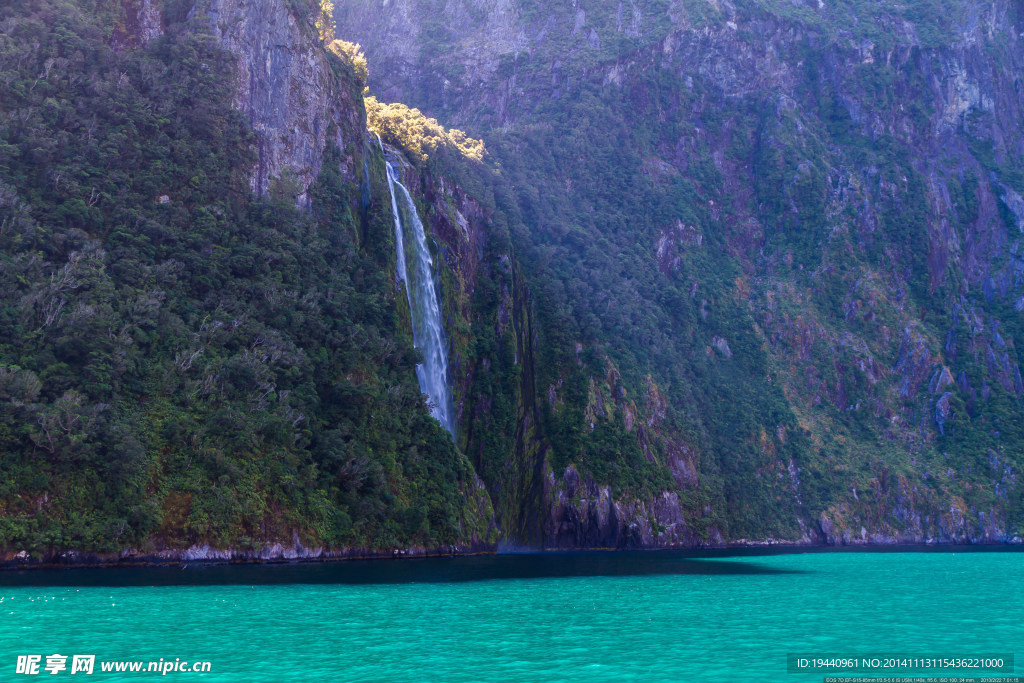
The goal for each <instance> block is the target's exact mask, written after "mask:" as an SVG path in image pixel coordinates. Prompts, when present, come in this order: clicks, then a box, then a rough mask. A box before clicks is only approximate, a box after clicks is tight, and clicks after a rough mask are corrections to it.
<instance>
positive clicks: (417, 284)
mask: <svg viewBox="0 0 1024 683" xmlns="http://www.w3.org/2000/svg"><path fill="white" fill-rule="evenodd" d="M377 142H378V144H381V143H380V136H379V135H378V136H377ZM383 150H384V146H383V144H381V151H383ZM384 163H385V165H386V168H387V176H388V190H389V191H390V192H391V212H392V214H393V215H394V217H395V249H396V252H397V256H398V278H399V280H401V281H402V283H403V284H404V285H405V294H406V297H407V298H408V300H409V311H410V312H411V314H412V339H413V344H414V345H415V346H416V348H417V349H419V350H420V352H421V353H422V354H423V362H422V363H420V364H419V365H417V366H416V378H417V379H418V380H419V384H420V391H422V392H423V393H424V394H426V395H427V396H428V397H429V399H430V412H431V414H432V415H433V416H434V417H435V418H437V421H438V422H440V423H441V426H443V427H444V428H445V429H447V430H448V432H449V433H450V434H451V435H452V437H454V436H455V421H454V419H453V416H452V414H453V410H452V397H451V390H450V389H449V387H448V344H447V341H446V340H445V336H444V327H443V326H442V324H441V305H440V297H439V294H438V291H437V287H436V285H435V283H434V270H433V265H434V262H433V259H431V258H430V249H429V248H428V247H427V235H426V232H425V231H424V229H423V222H422V221H421V220H420V217H419V214H418V213H417V211H416V204H415V203H414V202H413V200H412V196H411V195H410V194H409V191H408V190H407V189H405V186H404V185H402V183H401V182H399V180H398V177H397V174H396V173H395V169H394V168H393V167H392V166H391V163H390V162H388V161H387V159H385V160H384ZM396 188H397V191H396ZM399 199H401V203H402V206H404V208H405V212H406V220H405V221H403V220H402V214H401V212H400V211H399ZM406 224H407V225H406ZM406 230H409V232H411V233H412V234H411V235H410V237H411V238H412V239H411V240H410V244H409V256H410V258H409V259H408V260H407V259H406V247H405V241H406V240H405V237H406V235H405V232H406ZM410 261H411V263H412V272H409V268H408V266H407V264H408V262H410Z"/></svg>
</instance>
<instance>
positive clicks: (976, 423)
mask: <svg viewBox="0 0 1024 683" xmlns="http://www.w3.org/2000/svg"><path fill="white" fill-rule="evenodd" d="M387 5H388V6H387V9H386V11H385V8H384V6H383V4H382V3H362V2H360V3H356V2H339V3H337V11H336V17H337V20H338V22H337V23H338V34H339V35H340V36H343V37H346V38H348V39H351V40H357V41H359V42H360V43H362V44H363V46H364V48H365V49H366V51H367V55H368V57H369V59H370V62H371V64H372V65H373V69H372V70H371V83H370V85H371V89H373V90H374V91H376V92H378V93H380V94H381V95H382V96H383V97H384V98H385V99H396V100H402V101H405V102H407V103H409V104H411V105H416V106H420V107H421V108H423V109H424V110H425V111H427V112H428V113H429V114H431V115H436V116H438V117H439V118H442V119H443V120H445V121H446V122H450V123H452V124H455V125H459V126H461V127H465V128H467V129H468V131H469V132H470V133H472V134H477V135H481V136H483V137H484V138H485V139H486V141H487V143H488V146H489V149H490V150H491V153H492V155H493V157H494V158H495V159H496V160H498V161H499V162H500V163H501V164H502V165H503V167H504V173H505V176H506V177H507V178H509V179H510V181H511V182H512V183H513V184H515V185H516V190H515V191H514V194H515V197H514V200H513V203H514V204H515V210H516V211H518V216H519V218H520V219H521V221H522V224H523V226H524V228H523V230H522V231H520V232H516V231H515V230H513V236H514V240H513V241H514V244H515V247H516V251H517V254H518V258H519V259H520V261H522V262H524V263H526V264H528V265H527V266H526V267H525V269H524V270H525V271H526V272H527V273H528V277H527V279H528V280H529V283H530V288H531V291H533V292H534V296H535V297H536V300H537V306H538V307H539V309H538V311H536V313H537V318H536V319H535V320H534V323H533V329H534V331H535V334H536V335H537V337H536V338H537V339H538V346H537V353H536V354H535V356H534V359H535V363H536V366H535V371H534V372H533V373H529V374H531V375H533V379H534V383H535V387H534V392H535V393H534V395H535V397H536V399H535V406H536V411H535V415H536V416H537V419H538V424H537V425H534V426H533V428H534V429H535V434H536V435H537V442H538V443H543V444H545V445H544V446H542V447H540V448H535V449H534V450H533V452H532V455H531V456H530V459H531V460H532V464H533V468H530V467H528V468H527V469H529V470H530V471H531V472H543V476H541V477H540V481H542V482H543V487H542V492H541V493H540V494H539V495H540V496H541V499H542V500H541V502H540V504H539V507H538V505H537V503H536V502H535V501H536V500H537V499H536V498H535V499H533V501H534V502H530V503H522V502H521V504H522V506H523V508H524V509H529V510H532V511H533V512H531V513H530V514H525V513H524V515H523V518H524V519H525V518H530V519H532V520H533V521H532V523H531V525H530V529H531V530H532V531H530V532H526V531H525V529H524V530H523V531H522V532H521V533H520V538H529V539H538V538H539V539H540V542H542V543H544V544H549V545H558V546H572V545H579V544H584V545H593V544H597V545H631V544H645V545H646V544H673V543H690V542H693V541H694V539H699V540H703V541H709V540H716V539H725V540H731V539H741V538H742V539H747V540H758V539H766V538H775V539H789V540H804V541H827V542H885V541H889V540H927V539H939V540H999V539H1004V538H1008V537H1012V536H1014V534H1015V533H1019V532H1017V531H1015V529H1016V528H1017V525H1019V524H1020V516H1021V512H1022V505H1021V490H1020V487H1019V486H1018V484H1017V475H1018V473H1019V471H1020V469H1021V467H1022V462H1021V460H1020V457H1019V454H1020V453H1021V452H1022V447H1024V441H1022V439H1024V434H1022V433H1021V432H1020V431H1019V430H1018V429H1017V428H1016V427H1015V426H1014V425H1015V424H1017V423H1018V422H1019V421H1020V419H1021V417H1022V416H1024V415H1022V404H1021V400H1022V394H1024V386H1022V383H1021V380H1020V369H1019V365H1020V362H1021V358H1020V356H1019V354H1018V351H1017V349H1018V345H1019V344H1020V337H1021V335H1022V334H1024V326H1022V325H1021V321H1020V320H1021V319H1020V311H1021V308H1022V306H1024V304H1022V303H1021V302H1022V301H1024V281H1022V274H1024V263H1021V261H1020V259H1021V252H1022V249H1024V242H1022V232H1021V230H1022V226H1024V221H1022V207H1024V204H1022V201H1021V199H1020V197H1021V196H1022V193H1024V172H1022V168H1021V164H1020V159H1021V157H1022V152H1024V134H1022V131H1024V91H1022V89H1021V87H1020V74H1021V73H1024V61H1022V59H1024V57H1022V55H1024V50H1022V49H1021V48H1022V38H1021V30H1022V17H1021V10H1020V7H1019V4H1016V3H1012V2H1007V1H1005V0H997V1H996V2H994V3H988V4H985V5H978V4H976V3H968V2H953V1H950V2H942V3H940V5H941V7H940V8H939V9H938V10H936V11H928V12H925V11H924V10H923V9H921V8H917V7H916V6H909V5H907V6H904V5H885V6H883V7H875V6H872V7H871V8H868V6H867V5H864V4H861V3H841V4H834V3H829V4H819V5H818V6H817V7H812V6H806V7H805V6H802V5H801V6H798V5H792V4H786V3H775V2H768V1H763V2H735V3H732V2H719V3H702V2H690V3H684V2H672V3H667V4H666V3H662V2H642V1H640V2H633V3H620V2H610V1H609V2H582V1H581V2H572V3H566V4H564V5H558V6H550V5H548V4H545V3H536V2H532V1H530V0H522V1H520V2H508V3H499V4H498V5H497V6H495V5H494V4H493V3H477V2H472V1H469V0H467V1H462V2H446V3H443V7H441V9H438V8H437V7H435V5H436V3H430V2H426V1H423V0H393V1H392V2H389V3H387ZM834 5H835V6H834ZM869 10H870V11H869ZM509 213H510V214H511V213H513V212H512V211H511V210H509ZM559 310H560V311H561V312H559ZM567 318H568V319H572V322H570V323H566V322H565V320H566V319H567ZM525 371H526V370H525V368H524V372H525ZM472 419H473V418H472V416H470V417H469V423H468V424H469V425H471V424H472ZM469 428H470V429H471V428H472V427H471V426H470V427H469ZM517 443H518V442H517ZM518 447H519V446H518V445H517V446H516V448H518ZM634 452H635V453H636V456H635V457H636V460H634V461H630V460H629V458H630V457H633V456H627V455H623V454H624V453H625V454H628V453H634ZM612 453H615V454H618V455H616V456H612V455H609V454H612ZM616 458H617V459H618V462H616ZM626 462H634V463H635V464H634V465H625V463H626ZM645 463H646V464H645ZM508 469H510V470H517V471H518V469H519V468H508ZM630 471H642V472H643V474H642V476H640V477H631V476H630V474H629V472H630ZM482 476H484V479H485V481H488V483H489V486H491V488H492V495H493V491H494V489H495V488H496V487H499V486H500V484H496V483H493V482H502V481H504V476H505V475H502V474H501V473H500V472H498V471H497V470H495V471H493V473H492V474H491V475H490V478H489V477H488V476H487V475H482ZM531 481H534V482H536V481H537V477H536V476H534V477H533V479H531ZM645 482H646V484H645ZM530 492H531V495H535V496H536V495H538V494H537V488H536V487H535V486H534V487H533V488H530ZM538 509H539V510H540V512H539V513H538V512H537V510H538Z"/></svg>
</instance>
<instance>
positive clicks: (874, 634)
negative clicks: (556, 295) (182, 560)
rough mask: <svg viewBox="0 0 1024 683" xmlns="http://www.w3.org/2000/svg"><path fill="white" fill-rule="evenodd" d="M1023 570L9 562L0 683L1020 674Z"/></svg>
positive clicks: (605, 561)
mask: <svg viewBox="0 0 1024 683" xmlns="http://www.w3.org/2000/svg"><path fill="white" fill-rule="evenodd" d="M1022 569H1024V553H1020V552H884V553H883V552H829V553H805V554H778V555H760V556H742V557H726V556H716V557H710V558H694V557H693V556H692V555H686V554H682V553H679V554H673V553H633V554H601V555H587V554H583V555H554V556H536V555H527V556H498V557H490V558H459V559H454V560H451V559H449V560H440V559H439V560H411V561H383V562H358V563H341V564H332V565H313V566H309V565H306V566H280V567H209V568H188V569H185V570H182V569H179V568H165V569H140V570H77V571H60V572H46V573H40V572H20V573H11V572H7V573H2V574H0V680H4V681H6V680H31V679H32V678H30V677H28V676H17V675H15V674H14V672H15V663H16V658H17V655H20V654H33V653H35V654H41V655H47V654H53V653H60V654H64V655H71V654H76V653H77V654H95V655H97V661H104V660H147V661H148V660H158V659H159V658H161V657H162V658H163V659H164V660H170V661H173V660H174V659H175V658H181V659H184V660H187V661H195V660H207V661H209V662H211V671H210V673H206V674H200V673H191V672H189V673H175V672H171V673H169V674H167V676H166V677H164V678H165V679H166V680H177V681H186V680H208V681H246V682H262V681H327V680H331V681H333V680H341V681H348V680H358V681H502V682H512V681H580V680H586V681H629V680H636V681H715V682H717V683H721V682H725V681H786V682H788V683H802V682H804V681H816V682H817V683H821V681H822V675H821V674H787V673H786V653H787V652H808V653H813V652H819V653H836V654H838V653H855V654H856V653H861V654H870V653H893V652H904V653H917V652H927V653H933V654H969V653H1015V654H1016V656H1017V659H1018V660H1020V661H1019V662H1018V663H1017V669H1016V670H1017V672H1018V673H1021V672H1024V666H1022V665H1024V579H1022V576H1024V574H1022ZM26 584H32V585H26ZM103 584H120V585H119V586H115V585H103ZM125 584H132V585H125ZM68 662H69V664H70V659H69V660H68ZM43 663H44V664H45V657H44V659H43ZM69 670H70V666H69ZM69 670H68V671H64V672H62V673H61V674H58V676H51V675H47V674H46V672H45V671H41V674H42V675H41V676H40V677H39V678H42V677H45V679H46V680H63V678H64V677H68V676H70V673H69ZM159 677H160V676H159V674H155V673H145V672H143V673H125V674H103V673H101V672H100V671H99V665H98V664H97V668H96V673H95V674H94V675H93V676H92V677H90V678H87V679H85V680H92V679H95V680H104V681H115V680H153V679H154V678H159ZM72 680H77V679H75V678H72Z"/></svg>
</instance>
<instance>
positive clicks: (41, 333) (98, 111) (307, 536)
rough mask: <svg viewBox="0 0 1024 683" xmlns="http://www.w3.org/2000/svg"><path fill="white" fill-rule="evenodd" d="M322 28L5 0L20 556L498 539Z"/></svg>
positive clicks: (1, 141)
mask: <svg viewBox="0 0 1024 683" xmlns="http://www.w3.org/2000/svg"><path fill="white" fill-rule="evenodd" d="M320 17H321V15H320V12H319V9H318V7H317V6H315V5H312V4H306V3H303V2H292V3H278V2H272V1H270V0H267V1H266V2H246V3H234V2H229V1H223V2H222V1H219V0H216V1H214V2H210V3H201V4H199V5H197V6H193V5H192V3H185V2H166V3H159V2H149V1H146V2H136V1H135V0H126V1H125V2H123V3H121V2H102V1H101V2H89V1H88V0H83V1H82V2H75V1H71V0H38V1H37V2H31V3H16V4H7V5H5V6H4V7H3V8H0V26H2V31H0V73H2V78H0V280H2V283H3V287H2V293H0V406H2V408H0V473H2V476H0V555H2V556H3V557H5V558H8V559H9V558H11V557H19V558H21V559H29V560H32V561H37V560H39V559H40V558H53V557H63V558H64V559H65V560H67V561H81V560H82V559H83V556H82V555H80V554H78V553H80V552H85V553H99V554H100V555H101V556H104V557H124V556H157V557H189V558H201V557H219V558H229V557H251V558H273V557H294V556H318V555H321V554H342V555H344V554H360V553H365V552H374V551H386V552H388V553H390V552H391V549H392V548H396V547H398V548H408V547H413V548H419V549H421V550H422V549H433V548H444V549H446V550H450V549H453V548H470V547H485V546H487V545H488V544H490V543H492V542H493V540H494V538H495V529H494V524H493V513H492V511H491V504H490V501H489V499H488V496H487V494H486V492H484V491H483V489H482V488H481V486H480V484H479V480H478V479H477V477H476V476H475V474H474V472H473V468H472V465H471V464H470V463H469V461H468V460H467V459H466V457H465V456H464V455H462V453H460V452H459V451H458V450H457V449H456V448H455V446H454V445H453V444H452V441H451V439H450V438H449V436H448V434H447V433H446V432H444V430H443V429H441V427H440V426H439V425H438V424H437V423H436V421H434V420H433V419H432V418H431V417H430V415H429V412H428V411H427V408H426V405H425V403H424V400H423V397H422V394H421V393H420V391H419V388H418V386H417V384H416V378H415V374H414V372H413V369H414V366H415V364H416V362H417V354H416V352H415V350H414V349H413V348H412V344H411V337H410V333H409V328H408V317H407V316H406V317H404V318H403V317H402V315H401V307H400V305H399V302H400V301H401V300H402V298H403V297H402V296H400V295H399V289H398V287H397V286H396V283H395V281H394V278H393V277H392V275H393V273H394V253H395V252H394V233H393V231H392V229H391V225H392V223H391V215H390V204H389V203H388V202H387V200H386V196H387V184H386V182H385V180H384V175H383V159H382V158H381V155H380V153H379V152H376V151H374V150H373V149H372V148H370V146H369V145H368V144H367V136H366V115H365V110H364V107H363V101H362V92H361V91H362V82H361V81H360V80H359V77H358V74H357V73H356V70H355V68H354V66H353V64H352V63H351V60H349V59H348V57H347V56H346V55H345V54H344V53H343V52H342V51H338V52H339V54H335V53H333V52H331V51H329V50H327V49H325V48H324V47H323V44H322V42H321V36H320V35H319V33H318V28H317V21H318V20H319V19H320ZM320 23H321V25H322V23H323V22H322V21H321V22H320ZM339 55H340V56H339ZM296 204H298V208H297V206H296Z"/></svg>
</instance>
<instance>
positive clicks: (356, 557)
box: [0, 536, 1024, 574]
mask: <svg viewBox="0 0 1024 683" xmlns="http://www.w3.org/2000/svg"><path fill="white" fill-rule="evenodd" d="M957 549H964V550H967V549H969V550H970V551H985V550H989V551H999V550H1008V551H1013V550H1022V551H1024V538H1021V537H1020V536H1014V537H1009V538H1006V539H1003V540H991V539H984V540H977V541H970V540H967V541H961V540H946V539H943V540H932V539H929V540H924V541H921V540H907V541H900V540H892V541H887V542H870V541H858V542H851V543H807V542H801V541H774V540H771V541H734V542H730V543H724V544H715V545H710V544H709V545H687V546H682V545H678V546H647V547H618V548H615V547H578V548H563V547H547V548H539V549H536V548H521V549H515V550H502V549H500V547H498V546H493V545H489V546H484V545H482V544H481V545H479V546H471V547H459V546H448V547H440V548H422V547H414V548H395V549H392V550H391V551H383V550H370V549H366V548H346V549H343V550H328V551H324V550H322V549H320V548H303V547H301V546H300V547H297V548H286V547H282V546H281V545H280V544H274V545H272V546H268V547H267V548H264V549H262V550H259V551H252V550H244V551H243V550H236V549H217V548H211V547H209V546H192V547H190V548H185V549H177V550H163V551H156V552H151V553H142V552H137V551H131V550H129V551H122V552H120V553H110V554H104V553H92V552H82V551H76V550H65V551H55V552H52V553H48V554H44V555H42V556H40V557H33V556H32V555H30V554H28V553H26V552H25V551H21V552H19V553H16V554H12V553H6V554H4V555H2V556H0V574H2V573H3V572H17V571H24V570H54V569H68V570H81V569H124V568H153V567H181V568H185V567H189V566H273V565H301V564H308V565H316V564H332V563H342V562H359V561H368V560H414V559H439V558H461V557H484V556H494V557H498V556H502V555H507V556H516V555H565V554H594V555H601V554H605V555H606V554H629V553H638V554H639V553H659V552H676V553H681V554H683V555H684V556H688V557H693V558H701V557H706V558H714V557H729V556H757V555H775V554H789V553H801V552H807V553H819V552H820V553H824V552H900V551H903V552H908V551H909V552H914V551H923V552H927V551H932V552H934V551H940V552H941V551H955V550H957Z"/></svg>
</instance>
